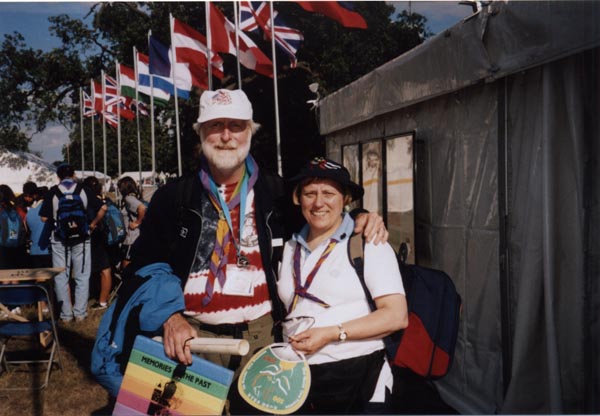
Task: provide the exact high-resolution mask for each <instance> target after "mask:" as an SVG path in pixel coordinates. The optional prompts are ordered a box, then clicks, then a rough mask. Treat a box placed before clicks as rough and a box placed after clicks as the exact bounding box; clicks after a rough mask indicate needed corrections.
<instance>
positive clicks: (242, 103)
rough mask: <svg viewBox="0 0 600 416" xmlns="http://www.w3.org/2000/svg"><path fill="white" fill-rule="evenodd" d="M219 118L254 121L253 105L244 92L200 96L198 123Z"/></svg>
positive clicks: (208, 93)
mask: <svg viewBox="0 0 600 416" xmlns="http://www.w3.org/2000/svg"><path fill="white" fill-rule="evenodd" d="M217 118H235V119H237V120H252V104H251V103H250V100H249V99H248V97H247V96H246V93H244V91H242V90H226V89H220V90H216V91H204V92H203V93H202V95H201V96H200V117H198V123H204V122H205V121H209V120H214V119H217Z"/></svg>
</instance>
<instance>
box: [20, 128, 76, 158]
mask: <svg viewBox="0 0 600 416" xmlns="http://www.w3.org/2000/svg"><path fill="white" fill-rule="evenodd" d="M68 142H69V131H68V130H67V129H66V128H64V127H63V126H61V125H53V126H49V127H47V128H45V129H44V131H42V132H41V133H37V134H35V135H33V137H32V139H31V143H30V146H29V147H30V148H31V150H32V151H34V152H41V154H42V159H44V160H45V161H46V162H49V163H52V162H54V161H57V160H63V156H62V148H63V146H64V145H65V144H67V143H68Z"/></svg>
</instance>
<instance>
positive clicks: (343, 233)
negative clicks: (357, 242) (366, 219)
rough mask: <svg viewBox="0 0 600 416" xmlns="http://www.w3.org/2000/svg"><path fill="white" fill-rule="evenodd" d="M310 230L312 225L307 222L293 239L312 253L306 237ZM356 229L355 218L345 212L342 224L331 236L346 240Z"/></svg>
mask: <svg viewBox="0 0 600 416" xmlns="http://www.w3.org/2000/svg"><path fill="white" fill-rule="evenodd" d="M309 230H310V226H309V225H308V224H305V225H304V227H302V229H301V230H300V232H298V233H294V235H292V240H294V241H295V242H296V243H298V244H300V245H301V246H302V247H303V248H304V249H305V250H306V251H308V252H309V253H310V250H309V248H308V243H307V242H306V239H307V238H308V232H309ZM353 231H354V220H353V219H352V217H351V216H350V214H348V213H344V219H343V220H342V223H341V224H340V226H339V227H338V228H337V230H335V232H334V233H333V234H332V235H331V237H330V238H334V239H336V240H337V241H342V240H345V239H346V238H350V236H351V235H352V232H353Z"/></svg>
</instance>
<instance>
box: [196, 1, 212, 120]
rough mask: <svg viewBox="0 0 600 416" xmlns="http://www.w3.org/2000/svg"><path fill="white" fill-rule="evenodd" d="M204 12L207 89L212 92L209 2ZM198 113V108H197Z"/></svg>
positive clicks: (206, 3) (205, 4)
mask: <svg viewBox="0 0 600 416" xmlns="http://www.w3.org/2000/svg"><path fill="white" fill-rule="evenodd" d="M204 10H205V13H204V15H205V16H206V48H207V49H208V50H207V52H206V60H207V61H208V65H207V66H208V89H209V90H210V91H212V89H213V82H212V60H211V59H210V51H211V46H212V43H211V42H212V36H211V33H210V1H207V2H205V3H204ZM198 112H200V106H198Z"/></svg>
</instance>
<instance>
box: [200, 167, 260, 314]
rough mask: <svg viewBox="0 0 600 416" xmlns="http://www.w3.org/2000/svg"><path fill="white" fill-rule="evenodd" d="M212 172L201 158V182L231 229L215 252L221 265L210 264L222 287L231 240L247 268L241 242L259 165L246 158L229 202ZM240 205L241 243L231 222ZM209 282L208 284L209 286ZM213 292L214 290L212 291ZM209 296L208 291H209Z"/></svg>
mask: <svg viewBox="0 0 600 416" xmlns="http://www.w3.org/2000/svg"><path fill="white" fill-rule="evenodd" d="M209 172H210V170H209V168H208V163H207V161H206V159H205V158H204V157H201V169H200V172H199V176H200V181H201V182H202V185H203V186H204V188H205V189H206V190H208V191H209V192H208V195H209V197H210V200H211V202H212V203H213V205H214V206H215V208H216V209H217V211H218V212H219V217H220V218H224V219H225V221H226V222H227V226H228V227H229V230H228V232H226V233H225V235H224V236H223V241H222V242H219V241H217V242H216V245H215V251H216V252H217V256H219V264H218V266H217V267H213V262H212V261H211V262H210V268H211V270H212V271H213V274H214V276H215V277H216V278H217V279H218V280H219V284H220V285H221V287H223V285H224V284H225V274H224V273H223V267H224V265H225V264H226V263H227V258H226V256H225V247H226V246H227V244H228V243H229V240H230V239H233V244H234V246H235V249H236V256H237V262H238V265H239V266H247V265H248V261H247V259H245V258H244V257H243V256H242V255H241V247H240V244H241V240H242V231H243V228H244V227H243V225H244V221H245V217H246V198H247V197H248V189H252V187H253V186H254V184H255V183H256V179H257V178H258V165H257V164H256V162H255V160H254V159H253V158H252V156H250V155H248V156H247V157H246V160H245V163H244V173H243V175H242V179H241V180H240V181H239V182H238V184H237V186H236V188H235V189H234V191H233V194H232V197H231V199H230V200H229V202H227V203H226V202H225V200H224V199H223V197H222V196H221V193H220V192H219V189H218V187H217V184H216V183H215V181H214V180H213V178H212V176H211V175H210V174H209ZM238 204H239V205H240V222H239V231H240V239H239V241H240V242H239V243H238V241H237V240H236V238H235V236H234V235H233V223H232V221H231V211H233V209H234V208H235V207H236V206H237V205H238ZM208 284H209V282H207V285H208ZM211 292H212V290H211ZM207 295H208V291H207ZM211 298H212V296H211V295H209V296H207V298H205V300H206V302H204V301H203V303H205V304H207V303H208V302H210V299H211Z"/></svg>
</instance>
